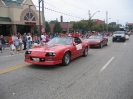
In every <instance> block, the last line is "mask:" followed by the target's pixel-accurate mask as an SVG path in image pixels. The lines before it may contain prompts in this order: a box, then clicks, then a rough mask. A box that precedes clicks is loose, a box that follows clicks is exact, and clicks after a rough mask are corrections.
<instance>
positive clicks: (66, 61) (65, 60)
mask: <svg viewBox="0 0 133 99" xmlns="http://www.w3.org/2000/svg"><path fill="white" fill-rule="evenodd" d="M69 63H70V53H69V52H66V53H65V54H64V56H63V59H62V64H63V65H64V66H67V65H68V64H69Z"/></svg>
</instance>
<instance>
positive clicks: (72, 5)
mask: <svg viewBox="0 0 133 99" xmlns="http://www.w3.org/2000/svg"><path fill="white" fill-rule="evenodd" d="M60 1H62V2H64V3H66V4H68V5H70V6H72V7H74V8H77V9H80V10H82V11H86V9H81V8H79V7H76V6H73V5H72V4H70V3H67V2H65V1H63V0H60Z"/></svg>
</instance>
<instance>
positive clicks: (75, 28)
mask: <svg viewBox="0 0 133 99" xmlns="http://www.w3.org/2000/svg"><path fill="white" fill-rule="evenodd" d="M73 29H74V30H78V29H79V27H78V22H74V23H73Z"/></svg>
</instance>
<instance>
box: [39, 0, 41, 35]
mask: <svg viewBox="0 0 133 99" xmlns="http://www.w3.org/2000/svg"><path fill="white" fill-rule="evenodd" d="M40 2H41V0H39V34H40V37H41V14H40Z"/></svg>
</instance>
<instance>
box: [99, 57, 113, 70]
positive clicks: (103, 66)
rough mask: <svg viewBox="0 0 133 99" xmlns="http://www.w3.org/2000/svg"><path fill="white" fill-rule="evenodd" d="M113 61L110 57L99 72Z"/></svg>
mask: <svg viewBox="0 0 133 99" xmlns="http://www.w3.org/2000/svg"><path fill="white" fill-rule="evenodd" d="M113 59H114V57H112V58H111V59H110V60H109V61H108V62H107V63H106V64H105V65H104V66H103V67H102V69H101V70H100V72H102V71H103V70H104V69H105V68H107V66H108V65H109V64H110V63H111V61H112V60H113Z"/></svg>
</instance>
